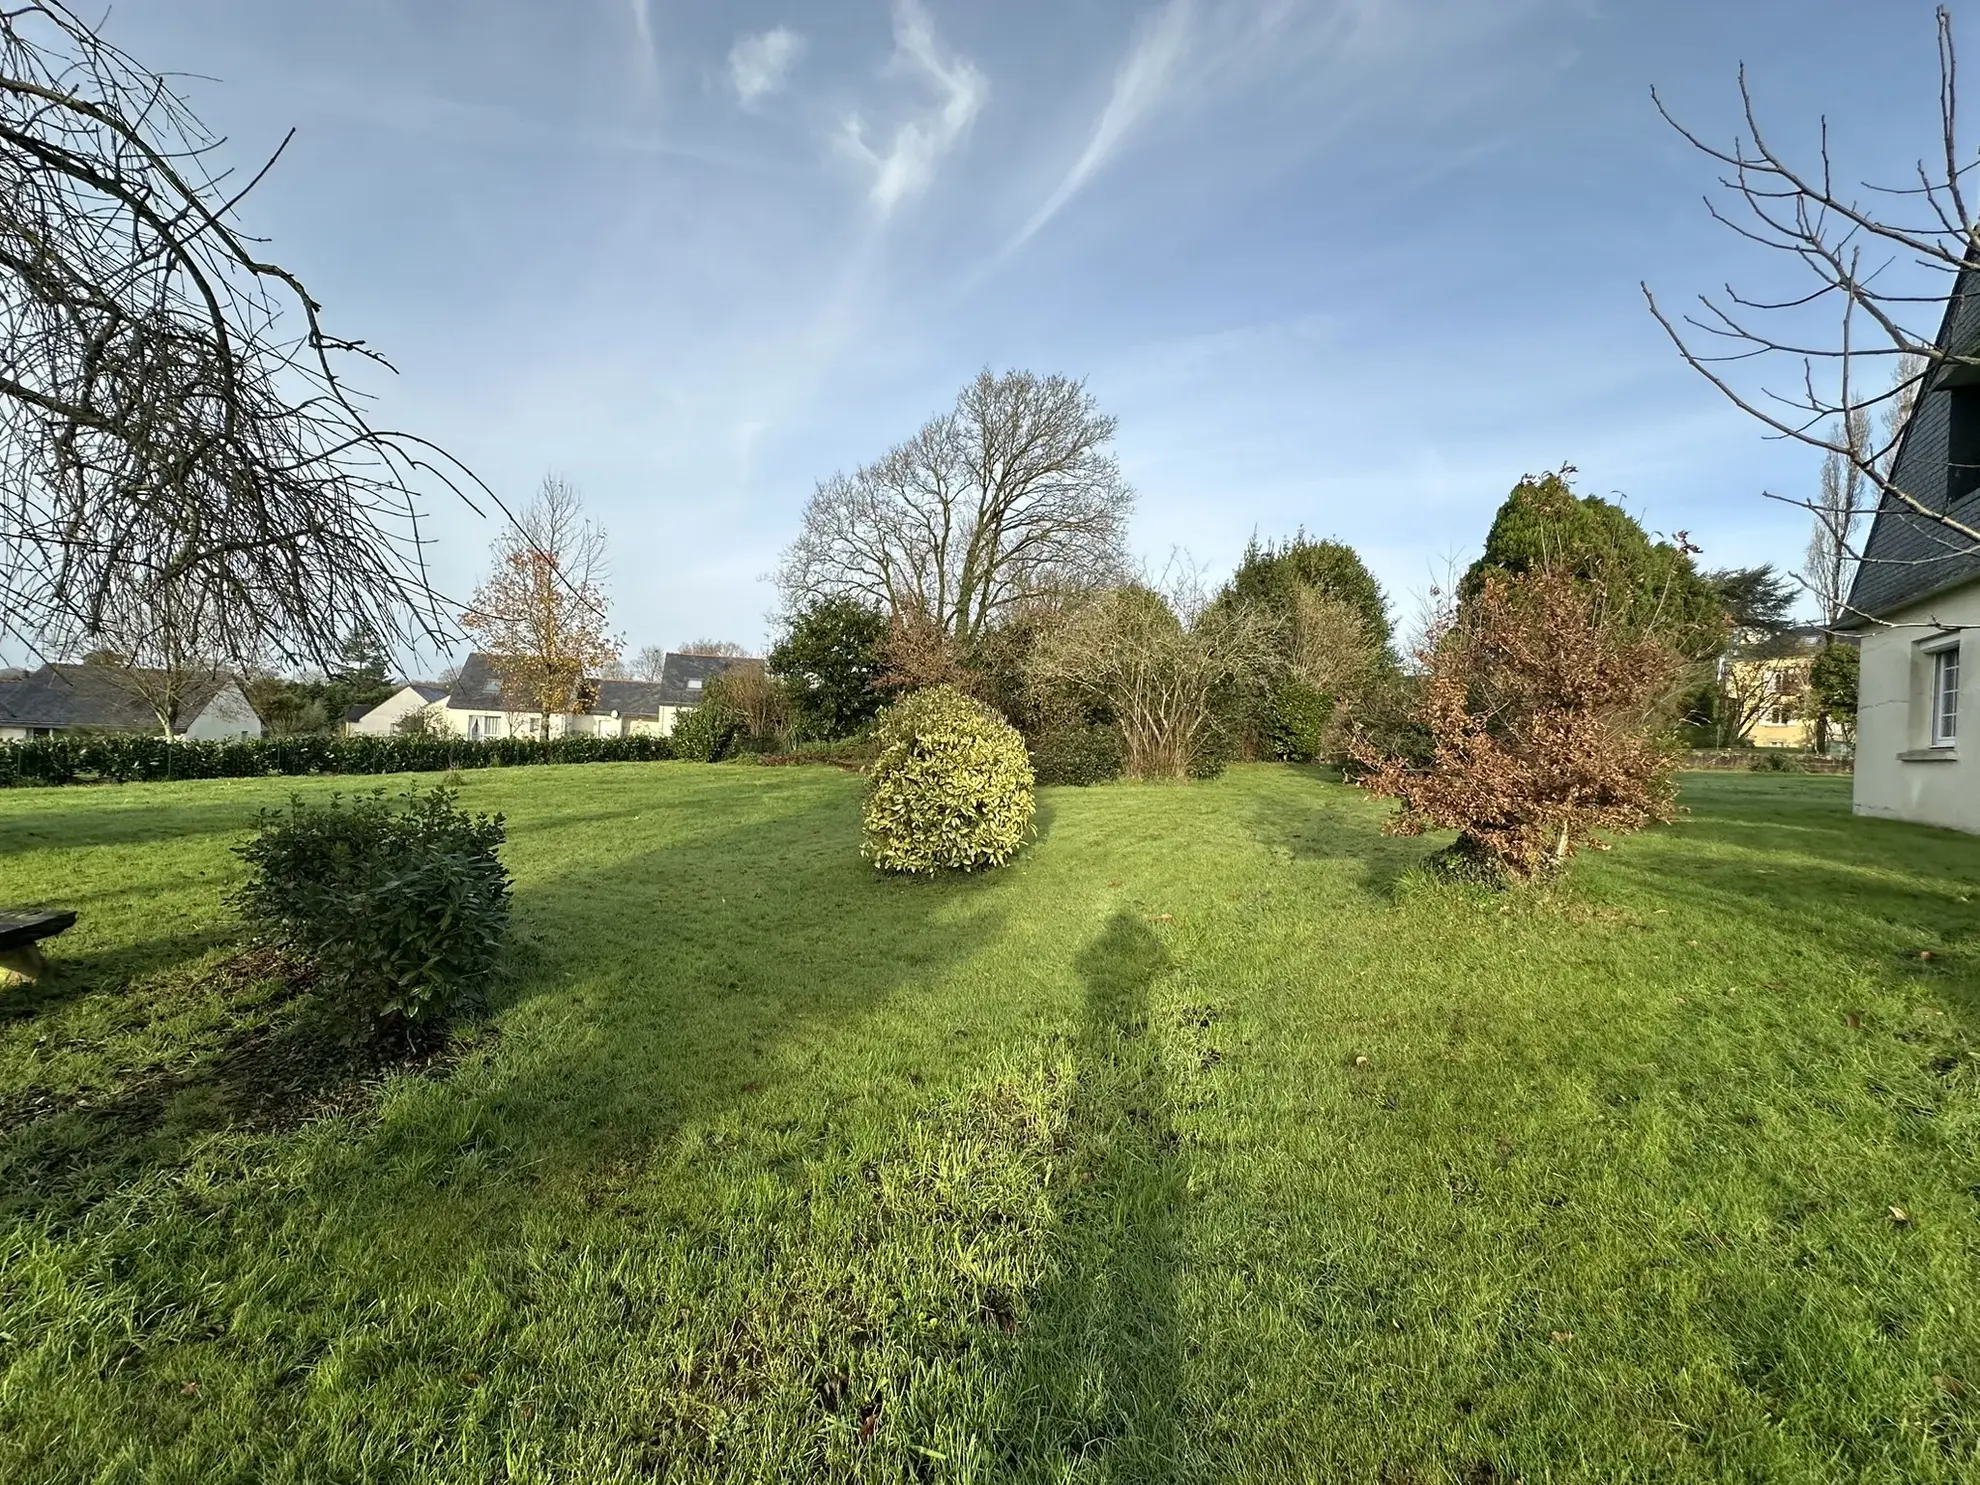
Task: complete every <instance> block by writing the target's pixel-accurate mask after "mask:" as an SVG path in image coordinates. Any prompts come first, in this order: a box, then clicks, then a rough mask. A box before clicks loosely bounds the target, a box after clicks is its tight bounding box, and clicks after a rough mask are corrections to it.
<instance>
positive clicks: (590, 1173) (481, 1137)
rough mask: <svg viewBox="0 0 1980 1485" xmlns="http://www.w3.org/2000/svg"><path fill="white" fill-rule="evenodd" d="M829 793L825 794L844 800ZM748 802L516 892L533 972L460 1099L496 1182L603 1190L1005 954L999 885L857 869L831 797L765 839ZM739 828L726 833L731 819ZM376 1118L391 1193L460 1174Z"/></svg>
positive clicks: (421, 1126)
mask: <svg viewBox="0 0 1980 1485" xmlns="http://www.w3.org/2000/svg"><path fill="white" fill-rule="evenodd" d="M834 782H836V780H835V781H834ZM753 798H754V796H753V795H752V794H750V793H748V792H738V793H733V794H730V795H727V796H726V797H724V796H717V797H715V798H713V799H711V800H710V801H708V817H707V818H705V819H704V820H703V821H702V822H701V825H702V828H700V829H699V831H698V833H697V834H695V835H694V836H693V837H692V838H690V839H686V840H681V839H673V840H668V841H663V842H660V843H658V844H655V845H652V846H644V845H641V844H640V843H639V842H637V841H636V840H631V841H626V842H623V843H622V845H623V849H622V851H621V852H620V853H619V854H617V855H616V856H614V857H612V858H610V859H606V860H602V861H601V860H596V859H592V860H588V861H586V862H584V863H582V864H577V863H570V862H563V863H558V864H557V865H555V866H554V867H544V868H541V869H537V870H534V871H519V873H518V883H517V887H516V891H515V920H516V931H517V934H518V936H519V937H520V938H521V939H522V940H523V941H524V942H525V943H526V944H527V945H528V947H529V950H530V952H531V953H532V954H533V956H534V961H535V962H534V964H533V966H532V967H531V968H530V969H529V970H528V971H527V972H526V973H522V974H517V975H513V976H511V977H510V980H509V985H508V988H507V990H506V991H505V992H504V993H503V994H502V995H501V996H499V997H498V999H497V1010H498V1012H499V1014H500V1018H501V1020H502V1022H503V1024H504V1026H505V1027H506V1028H509V1029H510V1030H511V1031H514V1030H516V1029H518V1028H520V1029H521V1034H519V1035H509V1036H508V1039H507V1042H506V1051H505V1055H504V1056H503V1057H502V1058H501V1059H500V1062H499V1064H498V1065H497V1066H495V1067H493V1068H491V1069H490V1071H489V1073H488V1074H487V1076H485V1077H484V1078H482V1079H478V1080H477V1081H476V1083H475V1085H474V1086H473V1087H471V1088H463V1089H461V1090H459V1097H458V1098H454V1096H453V1094H451V1093H450V1094H449V1095H448V1096H449V1097H450V1099H453V1101H454V1102H456V1103H457V1104H458V1105H459V1106H460V1108H461V1109H468V1108H470V1107H471V1118H472V1122H473V1124H474V1127H475V1130H476V1139H477V1142H478V1144H479V1145H480V1146H481V1147H482V1148H483V1149H484V1150H499V1151H500V1152H502V1153H501V1158H500V1160H498V1161H495V1162H493V1163H492V1164H488V1163H487V1162H484V1165H486V1167H487V1168H489V1169H491V1170H494V1171H497V1172H499V1173H500V1174H498V1175H497V1177H496V1178H497V1179H501V1180H509V1179H514V1180H515V1181H517V1182H518V1183H519V1184H520V1185H522V1186H524V1187H527V1186H529V1185H530V1184H532V1183H533V1182H535V1181H538V1180H543V1181H549V1182H552V1183H556V1184H562V1185H566V1186H568V1185H571V1184H576V1185H578V1186H580V1187H584V1186H587V1184H588V1183H590V1182H593V1181H594V1180H597V1181H604V1182H607V1183H609V1182H611V1181H612V1180H615V1179H617V1178H618V1176H619V1174H620V1173H621V1172H622V1171H623V1170H625V1169H626V1168H627V1167H628V1164H629V1163H630V1164H631V1165H633V1166H637V1165H638V1164H639V1163H640V1162H642V1161H643V1160H644V1158H645V1157H646V1155H647V1153H648V1152H650V1151H651V1150H652V1149H653V1148H654V1147H655V1146H656V1145H658V1144H659V1143H661V1142H663V1141H665V1140H667V1139H668V1138H670V1137H671V1136H673V1135H674V1134H675V1133H676V1132H678V1131H679V1130H680V1129H681V1128H682V1127H683V1126H684V1125H686V1124H688V1123H690V1122H692V1121H696V1120H701V1119H706V1118H710V1117H713V1116H716V1115H718V1114H721V1113H723V1112H724V1111H726V1110H728V1109H731V1108H735V1107H737V1106H746V1105H748V1104H749V1103H750V1102H751V1101H752V1100H754V1099H756V1098H757V1097H758V1096H759V1095H768V1094H772V1093H775V1092H776V1088H777V1082H778V1080H779V1079H780V1078H783V1077H786V1076H791V1077H797V1076H801V1075H802V1062H803V1053H804V1049H806V1048H807V1047H810V1048H813V1049H814V1050H813V1056H814V1057H816V1056H819V1055H823V1052H824V1049H825V1048H826V1047H827V1046H828V1044H830V1043H832V1042H834V1041H835V1040H839V1039H844V1038H846V1037H847V1035H848V1033H849V1031H850V1029H851V1028H852V1027H854V1026H856V1025H857V1023H858V1022H859V1021H860V1019H861V1018H863V1017H864V1016H866V1015H867V1014H869V1013H870V1012H872V1011H873V1010H875V1009H876V1008H878V1007H879V1006H881V1005H882V1004H883V1003H885V1002H886V1001H887V1000H889V999H890V998H891V997H893V996H894V995H895V994H897V993H898V992H900V991H902V990H904V989H908V988H911V987H912V986H913V985H914V984H916V983H918V982H921V981H932V980H935V979H939V978H940V977H941V976H942V975H943V974H945V973H946V972H947V970H948V968H949V967H950V966H951V965H953V964H954V963H955V962H956V961H958V960H959V959H962V958H964V957H966V956H968V955H969V954H970V953H972V952H974V950H975V949H976V948H977V947H978V946H980V945H981V944H983V943H986V942H988V941H989V940H991V939H993V938H994V937H996V935H997V934H998V933H999V932H1000V931H1001V925H1002V922H1003V916H1002V910H1001V907H1000V906H999V897H1000V892H1001V885H1000V882H999V880H998V879H997V878H996V877H995V875H994V874H986V875H983V876H969V877H945V878H938V879H934V880H925V881H922V880H901V879H895V878H886V877H882V876H881V875H879V874H878V873H876V872H874V871H873V869H872V868H871V867H869V866H868V865H867V864H866V863H865V862H864V861H863V860H861V859H860V857H859V854H858V849H857V842H858V838H859V835H858V804H857V800H856V798H855V797H853V796H852V795H850V794H848V793H846V792H845V791H842V790H836V789H835V790H833V791H830V792H829V794H828V795H827V796H826V797H825V798H823V799H822V800H820V799H815V798H813V799H808V800H807V801H806V802H805V803H804V804H803V805H802V807H800V808H798V809H796V810H794V811H790V812H784V813H778V814H776V815H775V816H774V817H772V818H767V819H766V818H746V817H744V816H745V815H746V813H747V807H748V805H749V803H750V801H751V800H752V799H753ZM732 811H733V812H732ZM432 1114H433V1110H432V1108H431V1107H430V1106H427V1105H422V1106H421V1107H418V1108H410V1109H408V1110H407V1111H405V1112H404V1113H403V1115H402V1114H401V1113H400V1112H399V1111H397V1110H393V1111H388V1114H387V1117H386V1121H385V1123H384V1125H383V1127H381V1128H380V1129H379V1130H378V1131H377V1133H376V1135H375V1136H374V1137H373V1139H372V1140H371V1142H370V1143H371V1148H372V1149H373V1151H374V1152H375V1154H376V1155H377V1157H378V1166H377V1172H376V1173H377V1179H378V1180H379V1182H380V1183H381V1187H383V1186H387V1185H389V1184H390V1183H391V1181H392V1180H393V1179H394V1177H393V1175H392V1172H393V1171H395V1170H401V1171H404V1172H406V1173H407V1179H408V1180H410V1181H412V1182H413V1183H415V1184H417V1183H419V1182H423V1181H427V1180H429V1179H430V1174H431V1171H432V1170H433V1168H434V1167H433V1162H434V1161H435V1160H447V1161H451V1160H452V1158H453V1155H454V1149H453V1143H452V1142H453V1140H454V1136H453V1135H452V1134H450V1133H448V1132H447V1131H448V1130H449V1129H451V1128H452V1126H453V1123H454V1122H455V1121H454V1120H452V1119H445V1118H443V1119H440V1120H438V1121H437V1122H436V1120H435V1119H434V1118H433V1117H432Z"/></svg>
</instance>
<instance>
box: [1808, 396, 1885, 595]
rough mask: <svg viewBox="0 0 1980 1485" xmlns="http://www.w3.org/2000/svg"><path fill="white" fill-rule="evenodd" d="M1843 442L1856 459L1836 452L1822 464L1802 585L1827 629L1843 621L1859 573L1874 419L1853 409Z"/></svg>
mask: <svg viewBox="0 0 1980 1485" xmlns="http://www.w3.org/2000/svg"><path fill="white" fill-rule="evenodd" d="M1843 437H1844V438H1845V440H1846V441H1847V442H1848V443H1849V445H1850V446H1851V448H1852V449H1854V450H1856V453H1855V454H1854V455H1852V456H1851V457H1847V458H1846V457H1844V456H1843V455H1841V454H1838V453H1836V452H1834V451H1833V450H1831V451H1830V452H1829V453H1827V454H1825V455H1824V456H1823V458H1822V487H1821V493H1820V495H1819V496H1817V498H1816V500H1815V508H1814V514H1815V523H1814V529H1813V530H1812V531H1811V532H1810V533H1809V536H1808V551H1807V555H1806V557H1805V558H1804V560H1803V562H1802V567H1801V580H1802V582H1803V583H1804V584H1806V585H1807V588H1808V591H1809V592H1810V593H1811V594H1812V595H1813V596H1814V599H1815V602H1816V605H1817V607H1819V608H1820V609H1821V612H1822V622H1823V623H1824V624H1825V625H1834V624H1837V623H1839V622H1841V620H1842V618H1843V616H1844V615H1843V611H1844V608H1845V606H1846V605H1847V604H1848V602H1849V582H1850V578H1851V577H1852V576H1853V575H1854V574H1855V572H1856V549H1857V545H1858V542H1857V528H1858V527H1859V526H1860V525H1861V524H1862V522H1863V518H1864V516H1865V515H1867V514H1868V513H1869V510H1870V507H1871V505H1872V504H1873V501H1872V498H1871V495H1870V490H1869V481H1868V480H1867V479H1866V478H1865V477H1864V474H1863V470H1862V463H1863V460H1864V459H1865V458H1867V457H1868V454H1869V443H1870V415H1869V413H1868V412H1866V411H1864V410H1863V409H1862V408H1857V409H1854V410H1853V411H1852V412H1851V413H1850V414H1849V428H1848V429H1847V431H1846V432H1845V433H1844V434H1843Z"/></svg>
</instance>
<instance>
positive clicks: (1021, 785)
mask: <svg viewBox="0 0 1980 1485" xmlns="http://www.w3.org/2000/svg"><path fill="white" fill-rule="evenodd" d="M875 730H876V733H877V736H878V739H879V742H880V755H879V757H878V758H876V759H875V760H874V763H873V768H872V772H871V774H870V776H869V781H868V785H867V793H866V806H865V809H864V811H863V812H862V817H861V823H862V825H863V827H864V838H863V841H862V844H861V851H862V853H863V854H864V855H865V856H866V858H867V859H868V860H869V861H871V862H872V863H873V864H874V865H875V866H876V867H878V868H879V869H880V870H882V871H898V872H915V873H929V872H938V871H944V870H958V871H974V870H977V869H978V868H981V867H985V866H1002V865H1003V864H1004V863H1005V862H1007V861H1009V860H1010V859H1011V857H1012V856H1014V855H1016V854H1017V852H1018V849H1019V848H1020V847H1021V846H1022V845H1023V844H1024V842H1025V841H1026V840H1027V839H1029V838H1030V836H1031V833H1032V815H1033V813H1034V810H1035V808H1036V796H1035V791H1034V787H1033V785H1034V777H1033V774H1032V769H1031V760H1030V758H1029V757H1028V756H1027V755H1026V753H1025V748H1024V739H1023V738H1022V737H1020V736H1019V735H1018V732H1017V729H1016V728H1014V727H1012V726H1011V724H1010V723H1008V722H1006V721H1005V720H1004V719H1003V718H1002V717H1001V716H999V715H998V714H997V713H996V712H994V711H992V710H991V709H990V708H989V707H987V706H985V705H983V703H981V702H980V701H975V700H973V699H971V698H970V697H968V696H965V695H964V694H963V693H962V692H960V691H958V690H957V689H956V688H955V687H953V686H931V687H929V688H928V689H927V690H924V691H916V692H914V693H913V694H912V695H909V696H907V697H905V698H903V699H902V700H900V701H898V702H896V703H895V704H894V705H892V706H890V707H888V708H887V709H886V710H885V711H883V712H882V713H881V714H880V719H879V722H878V725H877V727H876V729H875Z"/></svg>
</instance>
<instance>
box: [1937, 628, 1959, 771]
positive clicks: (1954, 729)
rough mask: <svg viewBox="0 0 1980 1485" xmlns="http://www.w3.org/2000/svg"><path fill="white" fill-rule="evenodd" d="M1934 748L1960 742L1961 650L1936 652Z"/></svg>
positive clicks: (1945, 649)
mask: <svg viewBox="0 0 1980 1485" xmlns="http://www.w3.org/2000/svg"><path fill="white" fill-rule="evenodd" d="M1931 659H1932V690H1931V693H1930V704H1931V708H1932V728H1931V732H1932V746H1933V747H1935V748H1949V747H1951V746H1952V745H1953V744H1954V743H1956V742H1958V741H1959V646H1958V645H1957V644H1950V645H1947V646H1946V647H1945V648H1944V649H1942V650H1934V651H1933V652H1932V656H1931Z"/></svg>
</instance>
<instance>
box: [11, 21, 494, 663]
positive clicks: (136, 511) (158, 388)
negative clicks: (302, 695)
mask: <svg viewBox="0 0 1980 1485" xmlns="http://www.w3.org/2000/svg"><path fill="white" fill-rule="evenodd" d="M285 143H286V141H285ZM218 145H219V141H217V140H216V139H215V138H214V137H213V136H212V135H210V134H209V133H208V132H207V131H206V129H205V128H204V127H203V126H202V125H201V124H200V122H199V120H198V119H197V117H195V115H194V114H193V112H192V110H191V109H190V108H189V107H188V105H187V103H186V101H185V99H184V98H183V97H182V96H181V95H180V94H179V93H178V92H177V91H176V90H175V88H174V86H173V85H172V84H171V83H170V82H169V81H168V80H167V79H165V78H164V77H162V76H161V75H159V74H157V73H155V72H153V71H151V70H150V69H148V68H145V67H143V66H141V65H140V64H139V63H138V62H136V61H135V60H133V59H132V58H131V57H130V56H128V55H126V54H125V53H124V52H122V51H121V50H119V49H118V48H117V47H116V46H114V45H113V44H112V43H111V42H110V41H108V40H107V39H105V37H104V36H103V34H102V33H101V31H100V30H99V29H98V27H97V25H96V24H95V23H94V22H92V21H90V20H87V19H85V18H83V17H82V16H81V15H80V14H79V13H78V12H77V11H75V10H72V9H70V8H69V6H68V5H66V4H64V3H62V0H18V3H16V4H13V5H11V6H7V7H5V8H0V637H6V638H11V639H14V640H16V641H19V642H21V643H24V644H25V645H27V646H28V647H30V648H33V649H47V648H52V644H53V641H54V639H55V638H56V637H57V636H61V635H67V634H73V633H75V632H77V631H78V630H80V631H85V632H86V631H89V630H91V629H92V628H93V627H96V626H99V625H106V624H114V623H116V622H117V621H118V615H119V614H120V613H121V612H128V611H130V610H131V609H133V608H134V607H142V606H143V605H144V604H145V603H146V602H147V600H146V598H145V597H144V594H145V591H146V590H148V589H152V588H157V589H161V590H165V591H167V592H169V593H171V594H174V595H197V596H196V597H187V598H185V599H184V601H186V602H193V603H196V604H197V606H198V607H199V608H200V610H201V611H202V613H203V614H204V615H205V616H206V618H205V620H204V621H203V624H202V628H203V629H204V630H205V631H206V633H205V640H206V642H207V643H208V644H210V645H211V646H212V647H213V648H214V649H215V650H216V651H217V652H218V653H221V654H224V655H228V656H232V657H234V658H235V659H237V660H243V661H244V660H246V659H248V658H249V657H251V656H253V655H256V654H259V653H262V652H264V651H266V650H269V649H271V648H272V650H273V651H275V652H276V653H279V654H283V655H286V656H287V657H288V658H290V659H293V660H299V661H306V662H313V663H316V664H324V663H327V662H328V661H329V659H330V658H331V657H332V656H334V654H335V653H336V648H337V645H338V643H339V642H340V641H341V640H342V638H343V637H344V636H345V635H347V634H349V633H350V632H352V631H353V630H355V629H364V630H367V631H370V632H375V633H379V634H382V635H388V636H391V635H415V634H429V633H434V632H436V631H438V630H440V629H442V628H444V616H443V615H442V613H441V612H440V608H439V605H438V604H437V602H436V601H435V599H434V598H433V595H432V593H431V591H430V588H429V586H428V584H427V581H426V574H425V568H424V562H423V556H422V552H423V543H422V539H421V534H420V499H419V491H420V489H421V488H447V489H452V490H454V491H455V492H456V493H461V492H462V491H463V490H464V489H465V488H466V487H467V486H471V485H472V484H473V481H472V478H471V476H468V475H467V474H466V472H465V471H464V470H462V469H461V468H460V467H459V466H458V465H456V464H454V463H453V462H452V461H451V460H449V459H448V458H447V457H446V456H445V455H443V454H442V453H440V452H439V451H438V450H437V449H435V448H434V447H433V446H432V445H430V444H428V443H427V442H425V441H424V440H422V439H419V438H416V437H414V436H411V435H409V434H405V433H401V432H396V431H392V430H390V429H387V428H383V427H380V426H378V425H377V424H376V423H375V422H374V421H373V418H372V415H371V413H370V412H369V411H368V410H367V409H366V406H365V403H364V400H363V398H362V396H361V395H360V394H359V393H358V392H357V391H355V390H354V389H353V388H352V386H351V384H350V383H349V382H348V381H347V380H346V374H347V372H348V371H349V370H350V369H351V368H352V367H365V368H385V363H384V361H383V360H382V359H381V358H380V357H379V356H378V355H377V354H376V353H375V352H374V351H372V350H370V349H369V348H367V347H366V346H365V344H364V343H363V342H362V341H359V340H355V339H351V338H348V337H346V336H343V335H339V334H336V333H334V332H332V331H331V330H330V329H328V328H327V327H326V324H325V321H324V319H323V314H322V306H321V305H320V304H319V303H318V302H317V300H316V299H315V298H314V296H312V295H311V294H310V292H309V291H308V289H306V288H305V287H304V285H303V284H302V282H301V281H300V280H299V279H298V278H297V277H296V276H295V275H294V274H293V273H291V272H290V271H289V270H288V269H286V268H284V267H282V266H281V265H280V264H278V263H275V262H272V261H270V260H269V259H268V258H266V257H265V256H264V249H263V245H262V243H261V242H260V240H259V239H256V238H254V237H252V236H250V235H249V233H248V231H247V229H246V227H245V226H244V225H243V224H242V220H241V215H240V210H241V205H242V201H243V198H245V197H246V196H247V195H248V194H249V193H250V192H251V191H252V190H253V189H254V187H255V185H256V184H257V183H258V182H259V181H260V180H261V179H262V176H263V175H265V174H266V172H267V170H268V168H269V167H270V166H272V165H273V163H274V161H273V160H272V159H271V160H270V161H268V163H267V164H266V165H264V166H263V167H262V169H261V171H260V173H257V174H256V175H254V176H253V177H252V178H248V179H236V178H232V177H231V176H230V173H229V172H228V171H227V170H226V169H225V168H223V167H222V165H221V164H220V163H219V161H218V157H217V155H216V153H215V152H216V150H217V149H218ZM276 154H277V156H279V154H280V150H277V151H276ZM386 369H389V368H386ZM181 601H182V600H181V598H179V597H174V598H172V599H170V600H169V602H170V603H171V604H173V605H178V604H180V603H181Z"/></svg>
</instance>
